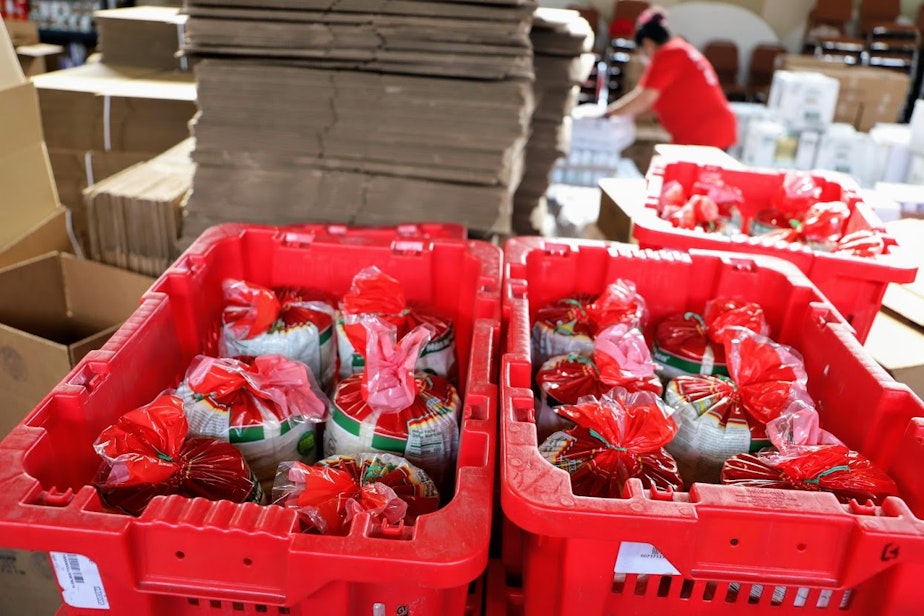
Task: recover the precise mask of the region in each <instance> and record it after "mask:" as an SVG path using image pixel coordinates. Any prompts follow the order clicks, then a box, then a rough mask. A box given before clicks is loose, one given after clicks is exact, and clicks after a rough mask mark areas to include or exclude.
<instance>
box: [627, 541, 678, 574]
mask: <svg viewBox="0 0 924 616" xmlns="http://www.w3.org/2000/svg"><path fill="white" fill-rule="evenodd" d="M614 573H640V574H641V573H648V574H653V575H678V574H679V573H680V572H679V571H677V569H676V568H675V567H674V565H672V564H671V563H670V561H669V560H667V559H666V558H664V555H663V554H662V553H661V552H659V551H658V548H656V547H655V546H653V545H651V544H650V543H637V542H635V541H623V542H622V543H621V544H620V546H619V554H618V555H617V556H616V567H615V569H614Z"/></svg>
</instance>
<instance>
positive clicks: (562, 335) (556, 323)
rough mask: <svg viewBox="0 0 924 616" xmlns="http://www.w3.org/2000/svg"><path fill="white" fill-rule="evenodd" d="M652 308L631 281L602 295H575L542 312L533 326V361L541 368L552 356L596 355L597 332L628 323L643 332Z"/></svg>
mask: <svg viewBox="0 0 924 616" xmlns="http://www.w3.org/2000/svg"><path fill="white" fill-rule="evenodd" d="M647 320H648V306H647V304H646V303H645V299H644V298H643V297H642V296H641V295H639V293H638V291H637V289H636V287H635V283H634V282H632V281H631V280H623V279H617V280H615V281H613V282H612V283H610V284H608V285H607V286H606V288H605V289H604V290H603V293H601V294H600V295H599V296H596V297H594V296H592V295H575V296H573V297H566V298H562V299H560V300H558V301H556V302H552V303H551V304H548V305H546V306H543V307H542V308H540V309H539V311H538V313H537V314H536V321H535V324H534V325H533V331H532V344H533V361H534V362H536V366H541V365H542V364H543V363H545V362H546V361H547V360H549V359H550V358H552V357H558V356H561V355H569V354H571V353H578V354H581V355H590V354H591V353H593V346H594V343H593V339H594V336H596V335H597V332H598V331H600V330H601V329H603V328H605V327H608V326H610V325H617V324H620V323H622V324H624V325H628V326H629V327H636V328H638V329H642V328H644V326H645V323H646V322H647Z"/></svg>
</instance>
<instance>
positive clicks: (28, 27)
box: [3, 19, 39, 47]
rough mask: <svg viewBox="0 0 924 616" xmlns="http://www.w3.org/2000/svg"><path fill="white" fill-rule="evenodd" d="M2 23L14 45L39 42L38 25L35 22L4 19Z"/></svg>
mask: <svg viewBox="0 0 924 616" xmlns="http://www.w3.org/2000/svg"><path fill="white" fill-rule="evenodd" d="M3 24H4V25H5V26H6V31H7V33H8V34H9V36H10V41H11V42H12V43H13V46H14V47H19V46H20V45H35V44H36V43H38V42H39V32H38V26H37V25H36V24H35V22H31V21H20V20H16V19H4V20H3Z"/></svg>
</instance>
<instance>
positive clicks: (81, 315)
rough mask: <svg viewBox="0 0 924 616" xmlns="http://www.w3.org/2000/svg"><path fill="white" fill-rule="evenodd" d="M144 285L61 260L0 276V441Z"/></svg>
mask: <svg viewBox="0 0 924 616" xmlns="http://www.w3.org/2000/svg"><path fill="white" fill-rule="evenodd" d="M152 282H153V280H152V279H151V278H148V277H146V276H141V275H138V274H133V273H131V272H126V271H123V270H120V269H117V268H114V267H110V266H108V265H102V264H100V263H94V262H92V261H86V260H83V259H78V258H76V257H74V256H73V255H69V254H64V253H50V254H47V255H44V256H41V257H36V258H34V259H30V260H29V261H25V262H23V263H19V264H17V265H13V266H10V267H7V268H5V269H2V270H0V435H5V434H6V433H7V432H9V430H11V429H12V428H13V427H14V426H15V425H16V424H17V423H18V422H19V421H20V420H22V418H23V417H24V416H25V415H26V414H27V413H28V412H29V411H31V410H32V408H33V407H34V406H35V405H36V404H37V403H38V402H39V401H40V400H41V399H42V398H43V397H44V396H45V395H46V394H47V393H48V392H49V391H51V389H52V388H54V387H55V385H57V384H58V382H59V381H60V380H61V379H62V378H63V377H64V376H66V375H67V373H68V372H69V371H70V369H71V368H72V367H73V366H74V365H75V364H76V363H77V362H78V361H79V360H80V359H81V358H82V357H83V356H84V355H86V354H87V353H88V352H90V351H91V350H93V349H97V348H99V347H101V346H102V345H103V344H104V343H105V342H106V340H108V339H109V336H111V335H112V334H113V333H114V332H115V330H116V329H117V328H118V326H119V325H120V324H121V323H122V321H124V320H125V319H127V318H128V317H129V316H131V314H132V313H133V312H134V311H135V309H136V308H137V307H138V304H139V301H140V298H141V295H142V294H143V293H144V292H145V291H146V290H147V289H148V287H149V286H150V285H151V283H152Z"/></svg>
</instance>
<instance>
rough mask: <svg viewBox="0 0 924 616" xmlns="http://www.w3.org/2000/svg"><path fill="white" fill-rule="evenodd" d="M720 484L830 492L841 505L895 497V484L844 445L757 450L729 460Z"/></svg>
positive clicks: (723, 469)
mask: <svg viewBox="0 0 924 616" xmlns="http://www.w3.org/2000/svg"><path fill="white" fill-rule="evenodd" d="M722 483H724V484H727V485H736V486H744V487H751V488H777V489H782V490H805V491H809V492H831V493H833V494H834V495H835V496H836V497H837V499H838V500H839V501H841V502H842V503H848V502H850V501H851V500H856V501H858V502H860V503H865V502H867V501H872V502H873V503H874V504H877V505H878V504H881V503H882V501H883V500H884V499H885V498H886V497H887V496H898V487H897V486H896V485H895V482H894V481H892V479H891V478H890V477H889V476H888V475H887V474H886V473H885V472H883V471H882V470H880V469H878V468H876V467H874V466H873V465H872V463H871V462H870V461H869V460H868V459H866V458H865V457H863V456H862V455H860V454H859V453H857V452H856V451H851V450H850V449H848V448H847V447H846V446H844V445H817V446H794V447H792V448H790V449H788V450H787V451H785V452H776V451H772V450H770V451H760V452H757V453H753V454H751V453H748V454H740V455H737V456H734V457H733V458H730V459H729V460H728V461H727V462H726V463H725V465H724V467H723V468H722Z"/></svg>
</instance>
